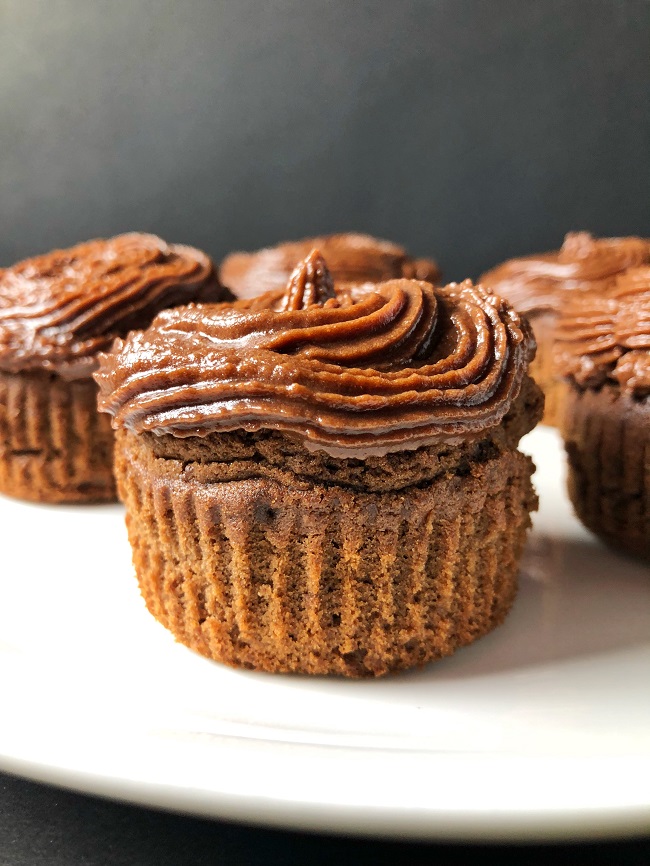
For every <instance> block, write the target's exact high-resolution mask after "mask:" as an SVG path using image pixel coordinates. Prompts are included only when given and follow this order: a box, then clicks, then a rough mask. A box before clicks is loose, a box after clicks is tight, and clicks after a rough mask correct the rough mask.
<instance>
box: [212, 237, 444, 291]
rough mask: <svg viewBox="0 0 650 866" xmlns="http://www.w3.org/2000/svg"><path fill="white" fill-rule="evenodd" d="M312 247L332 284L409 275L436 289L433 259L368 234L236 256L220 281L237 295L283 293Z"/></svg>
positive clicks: (436, 269) (226, 263) (301, 242)
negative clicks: (294, 270) (408, 251)
mask: <svg viewBox="0 0 650 866" xmlns="http://www.w3.org/2000/svg"><path fill="white" fill-rule="evenodd" d="M312 249H318V250H320V251H321V253H322V255H323V257H324V258H325V260H326V261H327V265H328V267H329V269H330V272H331V274H332V277H333V279H334V282H335V283H336V284H338V283H365V282H371V283H380V282H384V281H385V280H390V279H396V278H399V277H405V278H408V279H418V280H426V281H427V282H430V283H433V284H434V285H437V284H438V283H439V282H440V269H439V267H438V265H437V263H436V262H435V261H434V260H433V259H414V258H412V257H411V256H410V255H409V254H408V253H407V252H406V250H405V249H404V247H401V246H399V245H398V244H395V243H392V242H391V241H386V240H381V239H380V238H375V237H372V236H371V235H367V234H359V233H356V232H343V233H339V234H330V235H321V236H319V237H313V238H304V239H303V240H298V241H287V242H285V243H281V244H278V245H277V246H274V247H268V248H266V249H261V250H257V251H255V252H233V253H230V254H229V255H227V256H226V257H225V258H224V260H223V261H222V263H221V265H220V267H219V276H220V279H221V281H222V282H223V284H224V285H225V286H228V288H229V289H230V290H231V291H232V292H233V293H234V294H235V295H236V296H237V297H238V298H252V297H256V296H257V295H261V294H264V292H267V291H270V290H272V289H283V288H284V287H285V285H286V283H287V280H288V279H289V277H290V275H291V273H292V271H293V269H294V268H295V267H296V265H297V264H298V262H300V261H302V259H304V258H305V256H306V255H308V254H309V252H310V251H311V250H312Z"/></svg>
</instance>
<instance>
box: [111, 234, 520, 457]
mask: <svg viewBox="0 0 650 866" xmlns="http://www.w3.org/2000/svg"><path fill="white" fill-rule="evenodd" d="M534 351H535V342H534V338H533V336H532V332H531V331H530V328H529V326H528V324H527V322H526V321H525V320H522V319H521V318H520V317H519V315H518V314H517V313H516V312H515V311H514V310H513V309H512V307H511V306H510V305H509V304H508V303H507V302H505V301H503V300H502V299H501V298H499V297H498V296H496V295H494V294H492V293H491V292H490V291H489V290H486V289H484V288H483V287H481V286H474V285H472V284H471V282H469V281H467V282H465V283H461V284H455V283H452V284H450V285H448V286H446V287H444V288H434V287H433V286H432V285H431V284H430V283H426V282H424V281H418V280H406V279H396V280H389V281H387V282H384V283H379V284H376V285H364V286H348V287H346V288H335V287H334V286H333V285H332V278H331V275H330V274H329V272H328V270H327V267H326V265H325V263H324V261H323V259H322V257H321V256H320V254H319V253H318V252H317V251H313V252H312V253H311V254H310V255H309V256H308V257H307V258H306V259H305V260H304V261H303V262H302V263H301V264H300V265H299V266H298V267H297V268H296V270H295V271H294V274H293V275H292V277H291V279H290V280H289V283H288V286H287V288H286V289H285V290H284V291H279V292H269V293H267V294H266V295H264V296H262V297H259V298H255V299H252V300H240V301H237V302H235V303H233V304H218V305H209V304H200V305H196V304H191V305H189V306H186V307H181V308H177V309H175V310H166V311H164V312H162V313H160V314H159V315H158V316H157V317H156V319H155V320H154V322H153V323H152V325H151V326H150V327H149V328H148V329H147V330H146V331H143V332H137V333H132V334H130V335H129V336H128V337H127V338H126V339H125V340H123V341H118V342H117V343H116V344H115V346H114V347H113V349H112V351H110V352H108V353H106V354H103V355H102V356H101V357H100V367H99V371H98V372H97V373H96V374H95V379H96V381H97V382H98V384H99V388H100V397H99V406H100V409H101V410H103V411H105V412H109V413H110V414H111V415H112V416H113V425H114V426H115V427H116V428H119V427H125V428H127V429H130V430H132V431H134V432H136V433H139V432H144V431H151V432H155V433H160V434H171V435H174V436H179V437H185V436H205V435H208V434H209V433H211V432H215V431H227V430H235V429H242V430H248V431H252V430H259V429H271V430H278V431H281V432H284V433H287V434H291V435H295V436H298V437H299V438H300V439H301V440H302V441H303V442H304V444H305V445H306V447H308V448H312V449H319V450H324V451H326V452H328V453H330V454H332V455H334V456H341V457H359V458H365V457H368V456H370V455H381V454H385V453H389V452H391V451H399V450H405V449H412V448H417V447H420V446H421V445H425V444H429V443H432V442H436V441H441V440H444V441H449V442H460V441H464V440H465V439H467V438H468V437H470V438H471V437H473V436H477V435H481V434H482V433H483V432H484V431H485V430H487V429H489V428H491V427H494V426H496V425H498V424H499V423H500V422H501V421H502V419H503V417H504V416H505V414H506V413H507V412H508V410H509V409H510V406H511V405H512V402H513V400H514V399H515V398H516V397H517V394H518V393H519V390H520V388H521V383H522V380H523V377H524V375H525V373H526V370H527V367H528V364H529V361H530V359H531V358H532V356H533V354H534Z"/></svg>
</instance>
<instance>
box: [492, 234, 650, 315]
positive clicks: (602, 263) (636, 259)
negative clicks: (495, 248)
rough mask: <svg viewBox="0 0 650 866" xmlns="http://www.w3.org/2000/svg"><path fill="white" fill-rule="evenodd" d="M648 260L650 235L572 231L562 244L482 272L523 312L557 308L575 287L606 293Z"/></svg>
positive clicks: (499, 291)
mask: <svg viewBox="0 0 650 866" xmlns="http://www.w3.org/2000/svg"><path fill="white" fill-rule="evenodd" d="M649 263H650V240H648V239H645V238H640V237H622V238H596V237H594V236H593V235H591V234H590V233H589V232H570V233H569V234H567V235H566V237H565V239H564V243H563V245H562V247H561V249H559V250H557V251H554V252H548V253H540V254H537V255H532V256H524V257H523V258H516V259H510V260H509V261H507V262H504V263H503V264H501V265H499V266H498V267H495V268H493V269H491V270H489V271H487V272H486V273H484V274H483V275H482V276H481V278H480V282H481V283H482V284H483V285H485V286H489V287H490V288H491V289H493V290H494V291H495V292H497V293H498V294H500V295H502V296H503V297H505V298H507V299H508V301H510V303H511V304H512V305H513V306H514V307H515V308H516V309H517V310H520V311H521V312H522V313H531V312H541V311H551V312H557V309H558V305H559V304H561V303H563V299H564V298H565V297H566V296H567V294H570V293H572V292H573V291H575V290H577V291H587V292H595V293H602V292H604V291H606V290H607V289H608V288H609V287H610V286H611V285H612V283H614V282H615V281H616V279H617V278H618V277H619V276H620V275H621V274H623V273H625V271H627V270H628V269H629V268H636V267H640V266H642V265H645V264H649Z"/></svg>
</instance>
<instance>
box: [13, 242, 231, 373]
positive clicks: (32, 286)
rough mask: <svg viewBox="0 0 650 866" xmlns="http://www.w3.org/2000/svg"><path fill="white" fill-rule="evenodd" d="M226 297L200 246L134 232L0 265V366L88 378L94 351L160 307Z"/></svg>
mask: <svg viewBox="0 0 650 866" xmlns="http://www.w3.org/2000/svg"><path fill="white" fill-rule="evenodd" d="M226 296H227V293H226V291H225V290H224V289H223V288H222V286H221V284H220V282H219V280H218V277H217V274H216V270H215V267H214V264H213V262H212V261H211V259H210V258H209V257H208V256H207V255H206V254H205V253H203V252H201V251H200V250H197V249H194V248H193V247H189V246H183V245H180V244H167V243H166V242H165V241H163V240H161V239H160V238H159V237H156V236H155V235H151V234H141V233H137V232H133V233H129V234H122V235H117V236H116V237H113V238H110V239H107V240H104V239H95V240H91V241H87V242H85V243H81V244H77V245H76V246H73V247H70V248H69V249H62V250H53V251H52V252H49V253H45V254H44V255H40V256H36V257H34V258H31V259H26V260H25V261H22V262H19V263H18V264H16V265H14V266H13V267H10V268H6V269H4V270H0V369H3V370H5V371H8V372H18V371H22V370H33V369H44V370H52V371H55V372H57V373H58V374H60V375H63V376H66V377H67V378H79V377H86V376H89V375H91V373H92V371H93V369H94V368H95V366H96V363H95V356H96V354H97V352H98V351H100V350H102V349H107V348H108V347H109V346H110V345H111V343H112V342H113V340H114V339H115V338H116V337H118V336H125V335H126V333H127V332H128V331H129V330H130V329H131V328H142V327H146V325H148V324H149V322H150V321H151V320H152V319H153V317H154V316H155V314H156V313H158V312H159V311H160V310H162V309H164V308H166V307H169V306H175V305H177V304H186V303H188V302H189V301H199V300H205V301H218V300H220V299H223V298H225V297H226Z"/></svg>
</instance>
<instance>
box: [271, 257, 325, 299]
mask: <svg viewBox="0 0 650 866" xmlns="http://www.w3.org/2000/svg"><path fill="white" fill-rule="evenodd" d="M327 301H336V295H335V294H334V282H333V281H332V275H331V274H330V272H329V271H328V269H327V265H326V264H325V260H324V259H323V257H322V256H321V254H320V253H319V251H318V250H312V251H311V252H310V253H309V255H308V256H307V258H306V259H303V261H301V262H299V263H298V264H297V265H296V268H295V270H294V271H293V273H292V274H291V276H290V277H289V284H288V286H287V290H286V292H285V296H284V299H283V301H282V304H281V307H280V309H282V310H302V309H304V308H305V307H310V306H313V305H315V304H317V305H319V306H323V305H324V304H325V303H326V302H327Z"/></svg>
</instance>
